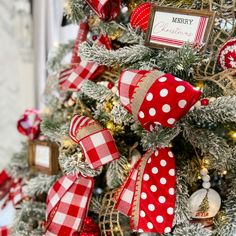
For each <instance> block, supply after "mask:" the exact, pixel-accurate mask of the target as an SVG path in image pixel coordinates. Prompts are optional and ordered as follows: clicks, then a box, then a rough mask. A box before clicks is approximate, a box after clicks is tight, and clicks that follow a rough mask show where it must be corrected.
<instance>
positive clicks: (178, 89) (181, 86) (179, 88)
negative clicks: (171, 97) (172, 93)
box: [176, 85, 185, 93]
mask: <svg viewBox="0 0 236 236" xmlns="http://www.w3.org/2000/svg"><path fill="white" fill-rule="evenodd" d="M184 90H185V87H184V86H183V85H180V86H178V87H177V88H176V92H177V93H183V92H184Z"/></svg>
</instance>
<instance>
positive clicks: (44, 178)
mask: <svg viewBox="0 0 236 236" xmlns="http://www.w3.org/2000/svg"><path fill="white" fill-rule="evenodd" d="M59 176H60V175H58V176H57V175H52V176H51V175H44V174H38V175H37V176H36V177H34V178H32V179H30V180H29V181H28V183H27V185H26V187H25V188H24V192H25V194H26V195H27V196H31V197H35V196H37V195H40V194H43V193H47V192H48V191H49V189H50V188H51V186H52V185H53V184H54V183H55V182H56V180H57V179H58V178H59Z"/></svg>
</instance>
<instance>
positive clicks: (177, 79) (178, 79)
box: [175, 77, 183, 81]
mask: <svg viewBox="0 0 236 236" xmlns="http://www.w3.org/2000/svg"><path fill="white" fill-rule="evenodd" d="M175 80H176V81H183V80H182V79H180V78H177V77H175Z"/></svg>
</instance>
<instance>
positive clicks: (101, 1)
mask: <svg viewBox="0 0 236 236" xmlns="http://www.w3.org/2000/svg"><path fill="white" fill-rule="evenodd" d="M86 2H87V3H88V4H89V6H90V7H91V8H92V9H93V11H94V12H95V13H96V14H97V15H98V17H99V18H100V19H101V20H104V21H110V20H114V19H115V18H116V17H117V16H118V14H119V13H120V2H121V1H120V0H86Z"/></svg>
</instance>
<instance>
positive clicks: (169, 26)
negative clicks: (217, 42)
mask: <svg viewBox="0 0 236 236" xmlns="http://www.w3.org/2000/svg"><path fill="white" fill-rule="evenodd" d="M154 14H155V15H154V19H153V24H152V29H151V35H150V39H149V40H150V43H157V44H159V45H166V46H171V47H176V48H180V47H181V46H183V44H184V43H187V42H188V43H190V44H193V45H201V44H202V43H203V40H204V34H205V31H206V27H207V24H208V18H207V17H205V16H196V15H187V14H179V13H170V12H164V11H155V13H154Z"/></svg>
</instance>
